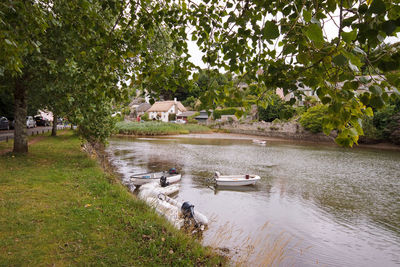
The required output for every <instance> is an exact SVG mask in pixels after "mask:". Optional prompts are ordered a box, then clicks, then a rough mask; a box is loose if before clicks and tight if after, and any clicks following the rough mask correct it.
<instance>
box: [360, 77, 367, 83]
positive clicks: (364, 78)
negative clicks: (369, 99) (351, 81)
mask: <svg viewBox="0 0 400 267" xmlns="http://www.w3.org/2000/svg"><path fill="white" fill-rule="evenodd" d="M360 82H362V83H363V84H367V83H369V79H368V78H367V77H365V76H361V77H360Z"/></svg>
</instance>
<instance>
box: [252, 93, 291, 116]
mask: <svg viewBox="0 0 400 267" xmlns="http://www.w3.org/2000/svg"><path fill="white" fill-rule="evenodd" d="M258 113H259V115H258V116H259V119H260V120H263V121H267V122H272V121H273V120H275V119H280V120H287V119H290V118H291V117H293V115H294V114H295V109H294V108H293V107H292V106H291V105H289V104H287V103H286V102H285V101H283V100H282V99H280V97H279V96H278V95H273V96H272V97H271V99H270V103H269V104H268V105H267V107H266V108H263V107H258Z"/></svg>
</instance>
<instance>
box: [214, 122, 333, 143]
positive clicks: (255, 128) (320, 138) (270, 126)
mask: <svg viewBox="0 0 400 267" xmlns="http://www.w3.org/2000/svg"><path fill="white" fill-rule="evenodd" d="M213 128H217V129H225V130H228V131H229V132H231V133H238V134H251V135H259V136H265V137H274V138H284V139H293V140H302V141H313V142H333V140H334V136H326V135H325V134H323V133H318V134H313V133H311V132H309V131H306V130H305V129H304V128H303V127H302V126H301V125H300V124H298V123H297V122H281V123H273V122H264V121H261V122H253V123H243V122H232V123H221V124H215V125H214V126H213Z"/></svg>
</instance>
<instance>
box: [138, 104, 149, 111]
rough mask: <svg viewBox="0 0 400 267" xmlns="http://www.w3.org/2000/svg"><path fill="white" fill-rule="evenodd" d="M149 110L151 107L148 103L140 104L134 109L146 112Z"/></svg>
mask: <svg viewBox="0 0 400 267" xmlns="http://www.w3.org/2000/svg"><path fill="white" fill-rule="evenodd" d="M149 108H151V105H150V104H149V103H142V104H140V105H139V106H138V107H137V108H136V111H137V112H146V111H147V110H148V109H149Z"/></svg>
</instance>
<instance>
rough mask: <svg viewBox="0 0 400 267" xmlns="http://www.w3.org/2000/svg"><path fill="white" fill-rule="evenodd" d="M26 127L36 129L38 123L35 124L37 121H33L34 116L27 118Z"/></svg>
mask: <svg viewBox="0 0 400 267" xmlns="http://www.w3.org/2000/svg"><path fill="white" fill-rule="evenodd" d="M26 127H27V128H34V127H36V122H35V120H34V119H33V117H32V116H27V117H26Z"/></svg>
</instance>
